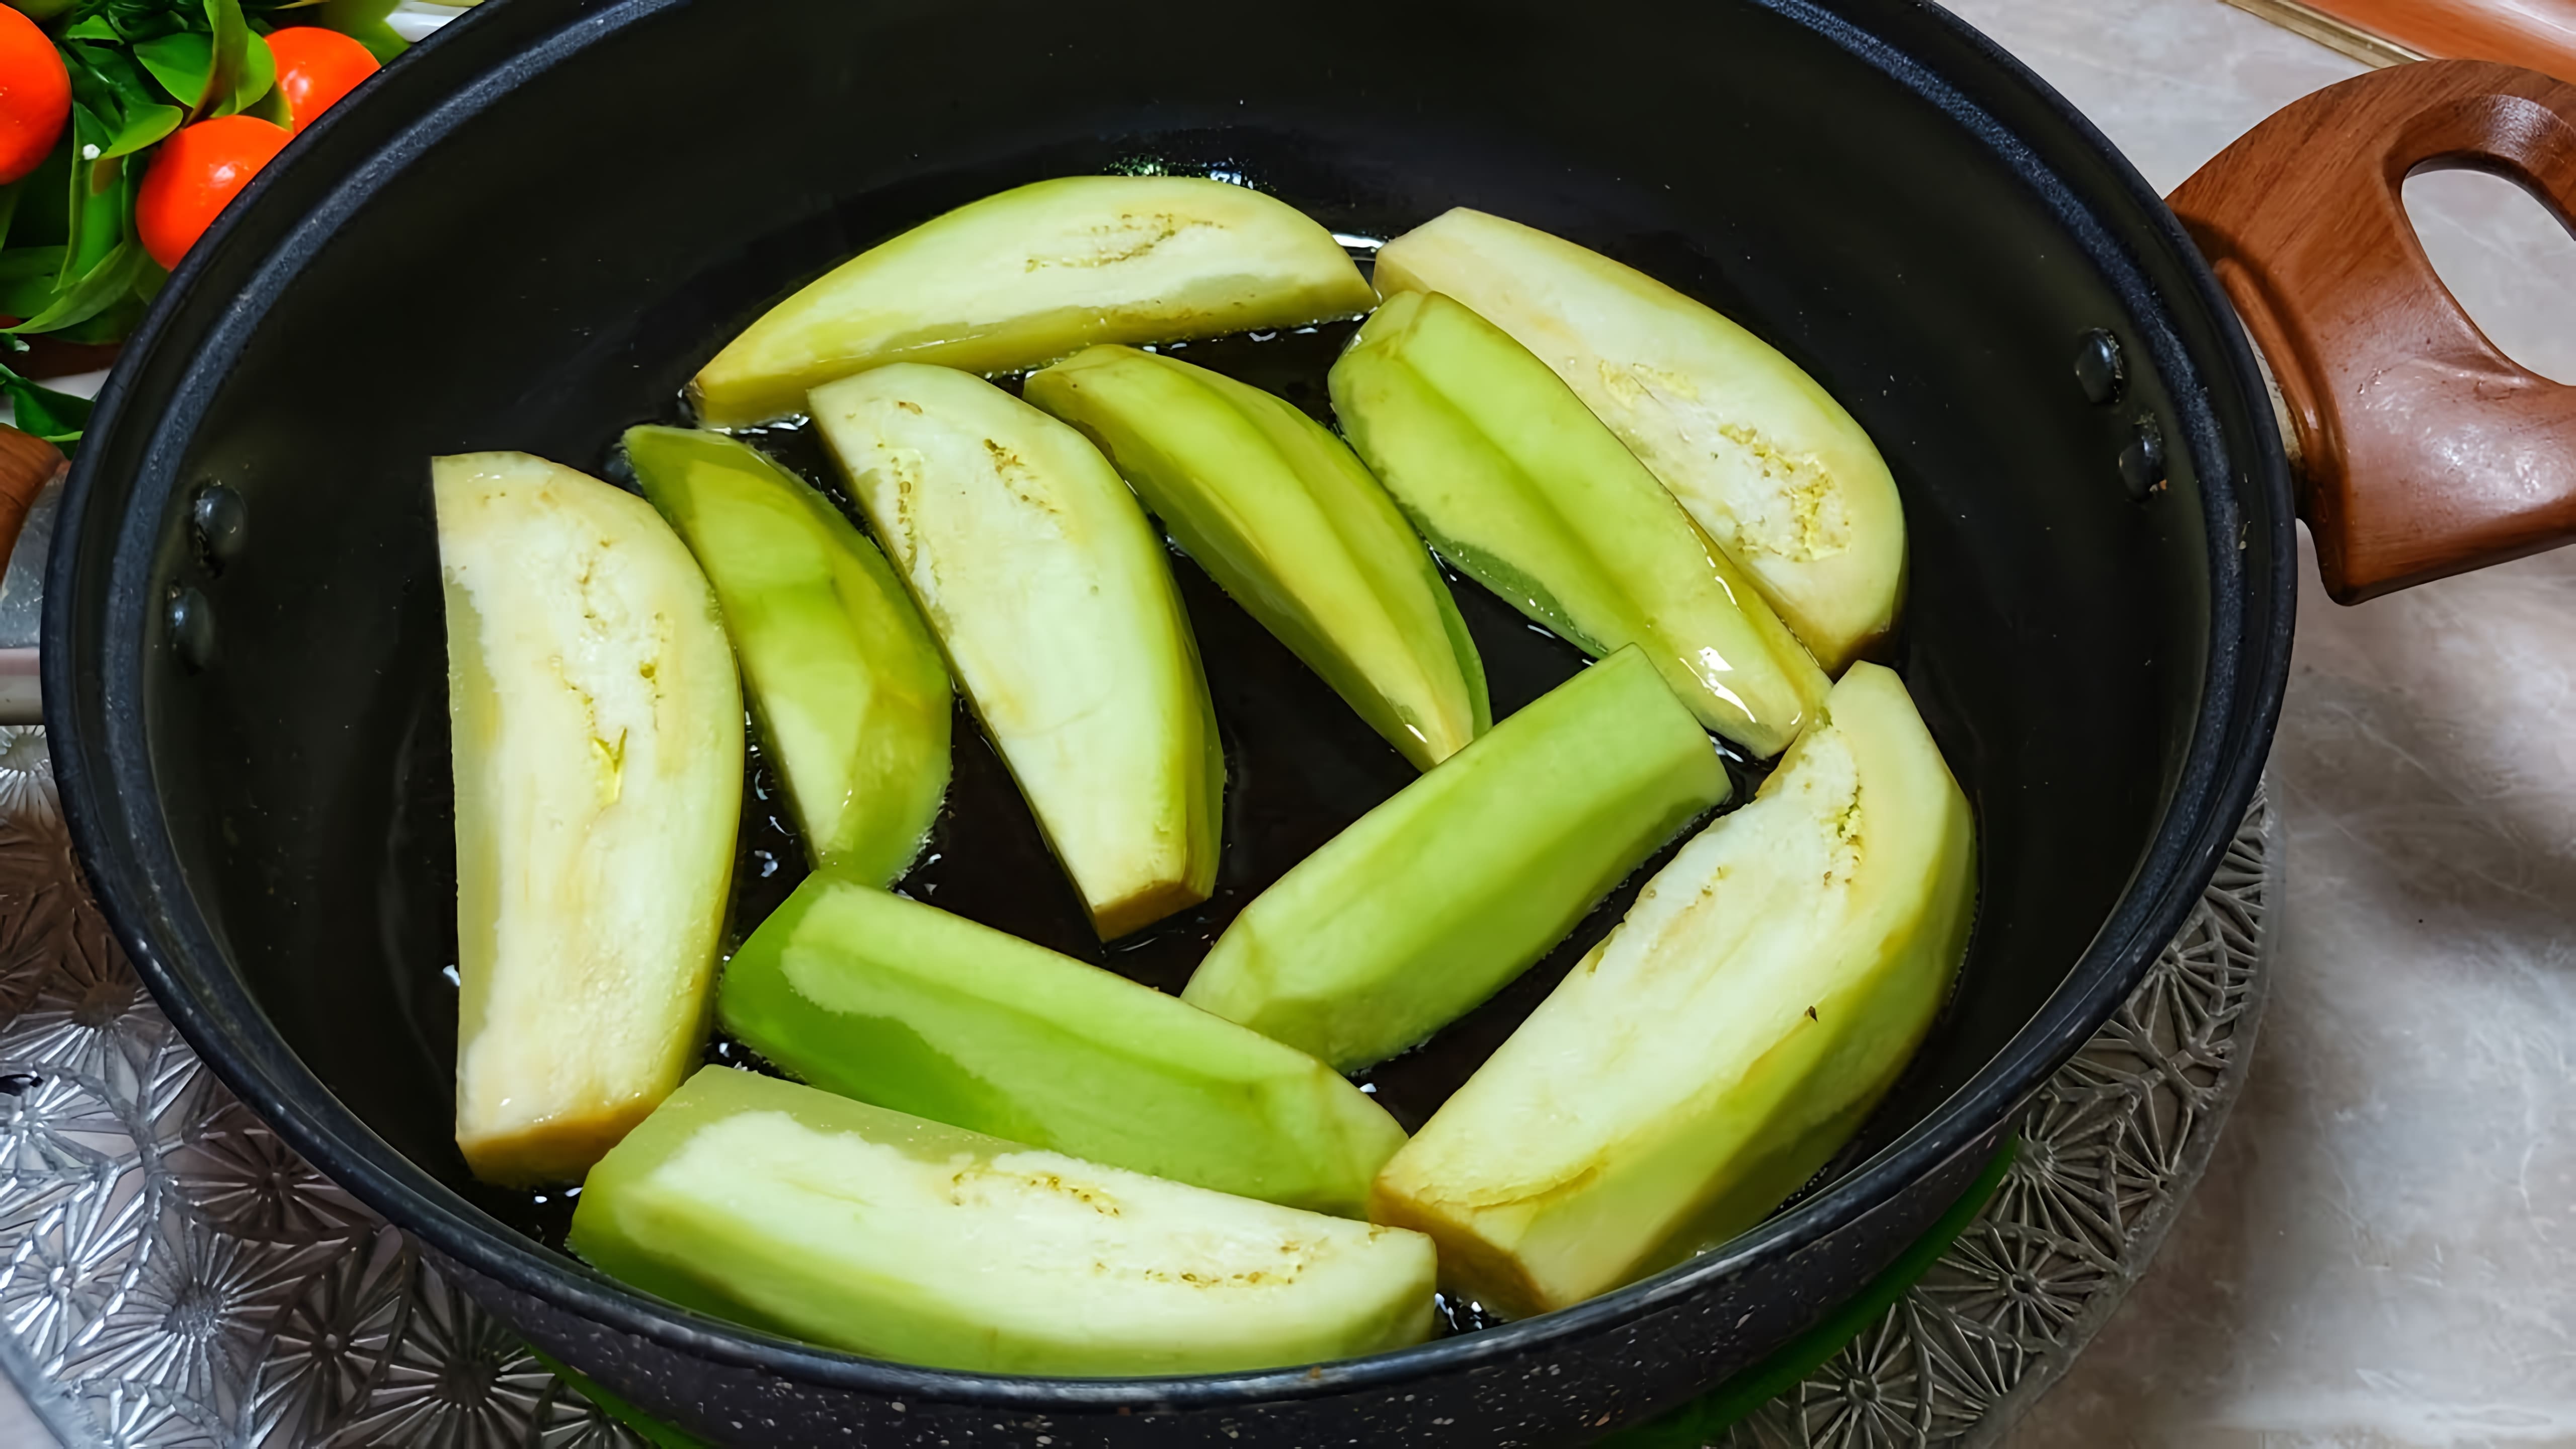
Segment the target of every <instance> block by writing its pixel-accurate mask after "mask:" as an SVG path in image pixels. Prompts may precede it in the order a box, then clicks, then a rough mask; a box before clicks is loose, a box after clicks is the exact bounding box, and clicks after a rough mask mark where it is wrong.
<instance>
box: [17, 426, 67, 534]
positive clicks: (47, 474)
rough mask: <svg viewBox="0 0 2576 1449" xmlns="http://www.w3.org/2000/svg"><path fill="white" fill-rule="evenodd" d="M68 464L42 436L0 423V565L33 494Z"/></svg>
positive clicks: (32, 501)
mask: <svg viewBox="0 0 2576 1449" xmlns="http://www.w3.org/2000/svg"><path fill="white" fill-rule="evenodd" d="M66 466H68V465H67V464H65V462H64V461H63V454H62V450H61V449H59V448H57V447H55V446H54V445H53V444H51V443H48V442H46V441H45V440H44V439H42V438H39V437H34V436H32V435H30V434H27V433H22V432H20V431H18V430H17V429H16V428H12V427H7V426H0V569H5V568H7V567H8V565H9V551H10V550H11V549H13V548H15V547H17V546H18V531H19V530H20V529H22V528H25V527H26V526H27V510H28V509H30V508H33V507H35V506H36V495H37V494H39V493H42V492H43V491H45V485H46V484H47V483H50V482H52V481H53V478H54V475H55V474H57V473H59V472H61V471H62V470H63V469H64V468H65V467H66Z"/></svg>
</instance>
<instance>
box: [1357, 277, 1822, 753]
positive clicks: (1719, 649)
mask: <svg viewBox="0 0 2576 1449" xmlns="http://www.w3.org/2000/svg"><path fill="white" fill-rule="evenodd" d="M1332 393H1333V408H1334V411H1335V412H1336V413H1338V414H1339V415H1340V417H1341V420H1342V427H1343V430H1344V432H1345V433H1347V434H1348V436H1349V437H1350V440H1351V446H1352V447H1353V448H1354V449H1355V450H1357V451H1358V453H1359V455H1360V457H1361V458H1362V459H1363V460H1365V461H1366V462H1367V463H1368V465H1369V467H1370V469H1371V470H1372V471H1374V472H1375V473H1376V474H1377V476H1378V478H1379V479H1380V480H1381V481H1383V482H1384V483H1385V484H1386V487H1387V491H1388V492H1390V493H1392V494H1394V495H1395V500H1396V502H1397V503H1399V504H1401V505H1402V506H1403V508H1404V511H1405V512H1406V513H1407V514H1409V515H1411V516H1412V518H1413V521H1414V524H1415V526H1416V527H1418V528H1419V529H1421V531H1422V533H1423V535H1424V536H1425V537H1426V538H1428V539H1430V540H1431V544H1432V547H1434V548H1437V549H1438V550H1440V552H1441V553H1442V554H1443V555H1445V556H1447V557H1448V558H1449V560H1450V561H1451V562H1453V563H1455V564H1457V565H1458V567H1459V568H1460V569H1462V570H1464V571H1465V572H1466V573H1467V574H1468V575H1470V576H1471V577H1473V578H1474V579H1475V580H1476V581H1477V582H1479V583H1481V584H1483V585H1484V586H1485V587H1487V588H1489V589H1491V590H1493V591H1494V592H1495V593H1497V594H1499V595H1501V596H1502V597H1503V598H1504V600H1505V601H1507V602H1509V603H1510V604H1511V605H1512V606H1513V607H1515V608H1517V609H1519V610H1520V611H1521V612H1522V613H1523V614H1525V615H1527V616H1528V617H1530V618H1531V619H1533V620H1536V621H1537V622H1538V623H1540V624H1543V625H1545V626H1546V627H1548V628H1550V629H1552V630H1554V631H1556V632H1557V633H1558V634H1560V635H1562V636H1564V637H1565V638H1566V639H1567V640H1568V641H1569V642H1571V643H1572V644H1574V645H1575V646H1576V647H1577V648H1580V649H1582V650H1583V651H1584V652H1586V653H1588V654H1591V655H1593V656H1594V657H1596V658H1598V657H1599V656H1601V655H1604V654H1607V653H1609V652H1611V651H1612V650H1615V649H1618V648H1621V647H1623V646H1626V645H1630V644H1634V645H1636V646H1638V647H1639V648H1641V649H1643V650H1644V651H1645V652H1646V654H1647V657H1649V658H1650V659H1652V660H1653V661H1654V664H1655V667H1656V669H1658V670H1659V671H1661V672H1662V674H1663V676H1664V680H1665V682H1666V683H1667V684H1670V685H1671V686H1672V688H1673V691H1674V692H1675V693H1676V694H1678V695H1680V696H1681V698H1682V701H1683V702H1684V703H1685V704H1688V705H1689V706H1690V708H1691V711H1692V713H1694V714H1696V715H1698V716H1699V718H1700V721H1701V723H1703V724H1705V725H1707V726H1708V727H1709V728H1710V729H1712V730H1715V731H1716V732H1717V733H1719V734H1722V735H1724V736H1726V737H1727V738H1728V739H1730V740H1733V741H1735V742H1736V743H1737V744H1740V745H1742V746H1744V747H1745V748H1746V749H1748V750H1751V751H1753V752H1754V753H1755V754H1756V755H1764V756H1768V755H1775V754H1778V753H1779V752H1780V751H1781V750H1783V749H1785V748H1787V747H1788V744H1789V742H1790V741H1791V740H1793V739H1796V738H1797V736H1798V731H1799V729H1800V728H1801V727H1802V726H1803V725H1804V724H1805V723H1806V721H1807V719H1808V717H1809V716H1810V715H1811V714H1812V713H1813V712H1814V710H1815V708H1816V706H1817V705H1818V704H1819V703H1821V702H1822V701H1823V699H1824V696H1825V690H1826V688H1827V687H1828V686H1827V681H1826V679H1825V676H1824V672H1823V671H1822V670H1820V669H1818V668H1817V667H1816V661H1815V660H1814V659H1813V658H1811V657H1810V656H1809V655H1808V653H1807V651H1806V649H1805V648H1804V647H1803V646H1801V645H1800V644H1799V643H1798V641H1797V639H1796V637H1795V636H1793V635H1791V634H1790V632H1789V631H1788V629H1787V628H1786V627H1784V626H1783V625H1782V624H1781V623H1780V620H1779V617H1778V616H1777V615H1775V614H1773V613H1772V612H1771V608H1770V606H1769V605H1767V604H1765V603H1763V602H1762V596H1761V595H1760V594H1759V593H1757V592H1755V590H1754V588H1753V586H1752V584H1751V582H1750V581H1749V580H1747V579H1746V578H1745V577H1744V576H1743V575H1742V574H1741V573H1740V572H1738V571H1737V569H1736V567H1735V566H1734V565H1733V564H1731V563H1729V562H1727V560H1726V556H1725V555H1724V554H1723V553H1721V552H1719V550H1718V549H1717V546H1716V545H1714V544H1712V543H1711V542H1709V539H1708V535H1706V534H1704V533H1702V532H1700V529H1699V525H1697V524H1695V523H1693V522H1692V521H1691V518H1690V515H1689V514H1687V513H1685V512H1683V511H1682V507H1681V505H1680V504H1679V503H1676V502H1674V501H1673V496H1672V495H1671V494H1670V493H1668V492H1666V491H1665V490H1664V486H1663V485H1662V484H1661V483H1658V482H1657V481H1655V476H1654V475H1653V474H1651V473H1649V472H1647V471H1646V469H1645V467H1644V465H1642V464H1640V463H1639V462H1638V461H1637V460H1636V458H1635V457H1634V456H1632V455H1631V454H1630V453H1629V452H1628V450H1627V448H1626V447H1625V446H1623V445H1622V444H1621V443H1620V442H1619V440H1618V439H1617V438H1614V437H1612V436H1611V435H1610V430H1609V429H1607V428H1605V427H1603V426H1602V425H1601V422H1600V420H1599V419H1597V418H1595V417H1594V416H1593V415H1592V413H1591V410H1590V409H1588V408H1586V407H1585V406H1584V405H1583V401H1582V399H1580V398H1578V397H1576V396H1575V395H1574V394H1573V393H1572V392H1571V391H1569V390H1568V389H1567V387H1566V386H1565V384H1564V383H1562V382H1560V381H1558V380H1557V377H1556V374H1554V373H1553V372H1550V371H1549V370H1548V368H1547V365H1546V364H1545V363H1543V362H1541V361H1539V360H1538V359H1537V358H1536V357H1534V356H1532V355H1531V354H1530V351H1529V349H1527V348H1525V347H1523V346H1521V345H1520V344H1519V343H1517V342H1514V341H1513V340H1512V339H1511V338H1510V337H1509V336H1507V335H1506V334H1505V333H1504V332H1503V331H1502V330H1501V329H1500V328H1498V327H1495V326H1494V325H1493V324H1492V323H1490V322H1487V321H1486V320H1485V319H1483V318H1482V317H1479V316H1477V315H1476V314H1475V313H1474V312H1471V311H1469V310H1468V309H1467V308H1466V307H1464V306H1461V305H1460V304H1458V303H1457V302H1454V301H1451V300H1450V299H1449V298H1447V297H1443V296H1439V295H1437V294H1435V293H1425V292H1404V293H1399V294H1398V295H1396V296H1395V297H1392V298H1390V299H1388V301H1387V303H1386V305H1385V306H1383V307H1380V308H1379V309H1378V310H1377V314H1376V315H1375V316H1373V317H1371V318H1370V319H1369V320H1368V324H1367V325H1366V326H1364V327H1362V328H1361V329H1360V331H1359V335H1358V336H1357V337H1355V338H1353V339H1352V342H1351V348H1350V350H1349V351H1347V352H1345V353H1343V354H1342V356H1341V358H1340V359H1339V360H1338V361H1336V362H1335V363H1334V364H1333V371H1332Z"/></svg>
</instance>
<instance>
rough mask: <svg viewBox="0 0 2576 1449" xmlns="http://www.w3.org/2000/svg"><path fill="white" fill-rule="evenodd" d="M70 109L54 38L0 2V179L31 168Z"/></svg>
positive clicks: (67, 85) (67, 84)
mask: <svg viewBox="0 0 2576 1449" xmlns="http://www.w3.org/2000/svg"><path fill="white" fill-rule="evenodd" d="M71 114H72V78H71V75H70V73H69V72H67V71H65V70H64V69H63V57H62V54H61V53H60V52H59V51H57V50H55V49H54V42H53V37H51V36H49V35H47V34H45V32H44V31H42V30H40V29H38V28H37V26H36V22H34V21H32V20H30V19H28V18H27V17H26V16H24V15H21V14H19V13H18V12H17V11H16V10H15V9H12V8H10V7H8V6H5V5H0V184H6V183H8V182H11V181H15V180H17V179H18V178H19V177H21V176H24V175H26V174H27V173H28V172H30V171H33V170H35V169H36V166H37V164H38V163H39V162H41V161H43V160H44V159H45V154H46V153H47V152H49V151H51V150H53V149H54V142H56V141H58V140H61V139H62V134H63V122H65V121H67V120H69V119H71Z"/></svg>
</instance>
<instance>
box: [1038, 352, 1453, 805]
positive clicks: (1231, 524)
mask: <svg viewBox="0 0 2576 1449" xmlns="http://www.w3.org/2000/svg"><path fill="white" fill-rule="evenodd" d="M1023 396H1025V397H1026V398H1027V399H1028V400H1029V401H1030V402H1032V403H1034V404H1036V405H1037V406H1039V407H1041V408H1044V409H1045V410H1046V411H1048V412H1050V413H1053V414H1054V415H1055V416H1057V417H1059V418H1062V419H1064V420H1065V421H1066V422H1068V423H1071V424H1073V425H1074V426H1075V427H1077V428H1080V429H1081V430H1082V433H1083V436H1085V437H1087V438H1089V439H1091V440H1092V441H1093V442H1094V443H1097V444H1099V445H1100V451H1101V452H1103V453H1105V454H1107V455H1108V457H1109V461H1110V462H1111V463H1113V464H1115V465H1116V466H1117V468H1118V471H1119V472H1120V473H1123V474H1125V475H1126V478H1127V481H1128V482H1129V483H1130V484H1133V485H1134V486H1135V489H1136V492H1137V493H1138V495H1139V496H1141V497H1142V498H1143V499H1144V500H1145V506H1146V507H1147V508H1150V509H1152V510H1153V511H1154V514H1155V516H1156V517H1158V518H1160V519H1162V521H1163V526H1164V527H1165V528H1167V529H1169V530H1170V531H1171V535H1172V538H1173V540H1174V541H1175V542H1177V543H1179V544H1180V546H1181V547H1182V548H1183V549H1185V550H1187V551H1188V553H1189V555H1190V557H1192V558H1194V559H1196V560H1198V561H1199V563H1200V565H1201V566H1202V567H1204V568H1206V570H1207V571H1208V573H1209V574H1210V575H1212V576H1213V577H1214V578H1215V579H1216V581H1217V583H1218V584H1219V585H1220V586H1221V587H1223V588H1224V590H1225V591H1226V593H1227V594H1228V595H1229V596H1231V597H1232V598H1233V599H1234V601H1235V602H1237V603H1239V604H1241V605H1243V607H1244V609H1245V611H1246V612H1248V613H1250V614H1251V615H1252V616H1253V617H1254V618H1256V619H1258V620H1260V621H1261V623H1262V625H1263V626H1264V627H1266V628H1268V629H1269V630H1270V632H1271V633H1273V634H1275V635H1277V636H1278V637H1279V639H1280V640H1281V641H1282V642H1283V643H1285V644H1286V645H1287V646H1288V647H1289V648H1290V649H1291V650H1292V651H1294V652H1295V653H1296V655H1297V657H1298V658H1299V659H1302V660H1304V661H1305V662H1306V666H1307V667H1308V668H1310V669H1312V670H1314V671H1315V672H1316V673H1317V674H1319V675H1321V676H1323V678H1324V682H1325V683H1327V684H1330V685H1331V686H1333V689H1334V690H1335V692H1337V693H1339V694H1340V695H1341V697H1342V698H1343V699H1344V700H1345V701H1347V702H1348V703H1349V704H1350V706H1351V708H1352V709H1354V710H1356V711H1358V713H1359V716H1360V718H1362V719H1364V720H1367V721H1368V723H1369V727H1370V728H1372V729H1374V730H1376V731H1377V732H1378V733H1379V734H1380V735H1382V736H1384V737H1385V738H1386V741H1387V743H1389V744H1392V745H1394V746H1395V747H1396V749H1397V750H1399V751H1401V752H1402V753H1403V755H1404V757H1405V758H1406V759H1408V760H1411V761H1412V762H1413V766H1414V768H1415V769H1418V770H1427V769H1430V768H1431V767H1432V766H1433V765H1436V764H1438V763H1440V762H1441V761H1442V760H1445V759H1447V758H1449V757H1450V756H1451V755H1454V754H1456V753H1457V752H1458V751H1459V750H1461V749H1463V748H1465V747H1466V745H1467V743H1468V741H1470V740H1473V739H1474V738H1475V737H1476V736H1478V735H1480V734H1482V733H1484V732H1485V730H1487V729H1488V728H1490V727H1491V726H1492V724H1493V708H1492V706H1491V705H1490V704H1489V703H1488V702H1487V699H1486V694H1485V666H1484V663H1483V661H1482V660H1481V659H1479V658H1478V657H1477V654H1476V644H1475V641H1474V640H1472V639H1470V638H1468V637H1467V626H1466V623H1465V622H1464V621H1463V620H1461V619H1460V618H1459V617H1458V605H1457V601H1456V600H1454V599H1452V598H1451V597H1450V596H1449V585H1448V582H1447V581H1446V580H1444V579H1442V578H1441V577H1440V570H1439V569H1438V567H1437V566H1435V565H1434V564H1433V563H1432V560H1431V554H1430V552H1429V550H1427V549H1425V548H1424V547H1423V546H1422V540H1421V539H1419V538H1417V537H1415V535H1414V532H1413V525H1411V524H1410V523H1407V522H1406V521H1405V518H1404V514H1403V513H1402V511H1400V510H1399V509H1397V507H1396V506H1395V501H1394V500H1393V499H1391V498H1389V497H1387V496H1386V490H1385V489H1384V488H1381V487H1379V486H1378V481H1377V480H1376V479H1375V478H1372V477H1370V476H1369V472H1368V470H1367V469H1366V468H1364V467H1362V466H1361V465H1360V460H1359V459H1358V458H1356V457H1353V456H1352V455H1351V450H1350V449H1349V448H1348V447H1347V446H1345V445H1344V444H1343V442H1342V440H1341V439H1339V438H1336V437H1334V436H1333V435H1332V433H1331V432H1330V431H1328V430H1327V429H1325V428H1324V427H1323V426H1322V425H1321V424H1319V423H1317V422H1315V421H1314V420H1313V419H1311V418H1309V417H1307V416H1306V415H1305V414H1304V413H1302V412H1299V411H1298V410H1297V409H1296V408H1295V407H1293V406H1291V405H1290V404H1289V403H1287V402H1286V401H1285V400H1283V399H1280V398H1277V397H1273V396H1272V395H1270V394H1269V393H1266V392H1263V391H1262V390H1260V389H1259V388H1256V387H1249V386H1246V385H1245V384H1243V383H1240V382H1237V381H1235V380H1234V379H1232V378H1230V377H1226V376H1224V375H1222V374H1220V373H1214V372H1209V371H1208V370H1206V369H1205V368H1201V367H1193V366H1191V365H1190V364H1188V363H1186V362H1182V361H1180V360H1178V359H1176V358H1170V357H1162V356H1158V355H1156V354H1154V353H1149V352H1139V351H1137V350H1136V349H1135V348H1132V347H1094V348H1091V349H1089V350H1087V351H1085V352H1082V353H1079V354H1077V355H1076V356H1074V357H1071V358H1069V359H1067V360H1065V361H1063V362H1059V363H1057V364H1056V365H1055V366H1053V367H1050V368H1048V369H1046V370H1045V371H1043V372H1040V373H1037V374H1036V375H1034V376H1032V377H1031V378H1030V379H1029V381H1028V386H1027V389H1026V391H1025V393H1024V394H1023Z"/></svg>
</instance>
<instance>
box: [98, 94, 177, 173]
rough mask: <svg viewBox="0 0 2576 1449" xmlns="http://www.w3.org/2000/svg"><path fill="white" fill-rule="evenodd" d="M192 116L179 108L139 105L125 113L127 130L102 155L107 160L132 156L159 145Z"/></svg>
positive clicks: (118, 133) (121, 132)
mask: <svg viewBox="0 0 2576 1449" xmlns="http://www.w3.org/2000/svg"><path fill="white" fill-rule="evenodd" d="M186 119H188V113H187V112H186V111H183V110H181V109H179V108H178V107H177V106H138V107H136V108H135V109H133V110H131V111H128V112H126V114H125V129H123V130H121V131H119V132H117V133H116V136H115V138H114V139H112V140H110V141H109V142H108V143H107V148H106V149H105V150H103V151H101V152H99V153H98V154H99V159H100V160H102V161H104V160H107V159H108V158H110V157H115V156H131V155H133V154H134V153H135V152H137V151H140V150H142V149H143V148H144V147H146V146H152V145H157V144H159V143H160V141H161V138H163V137H164V136H167V135H169V134H170V133H171V132H173V131H175V130H177V129H179V123H180V122H181V121H184V120H186Z"/></svg>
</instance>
